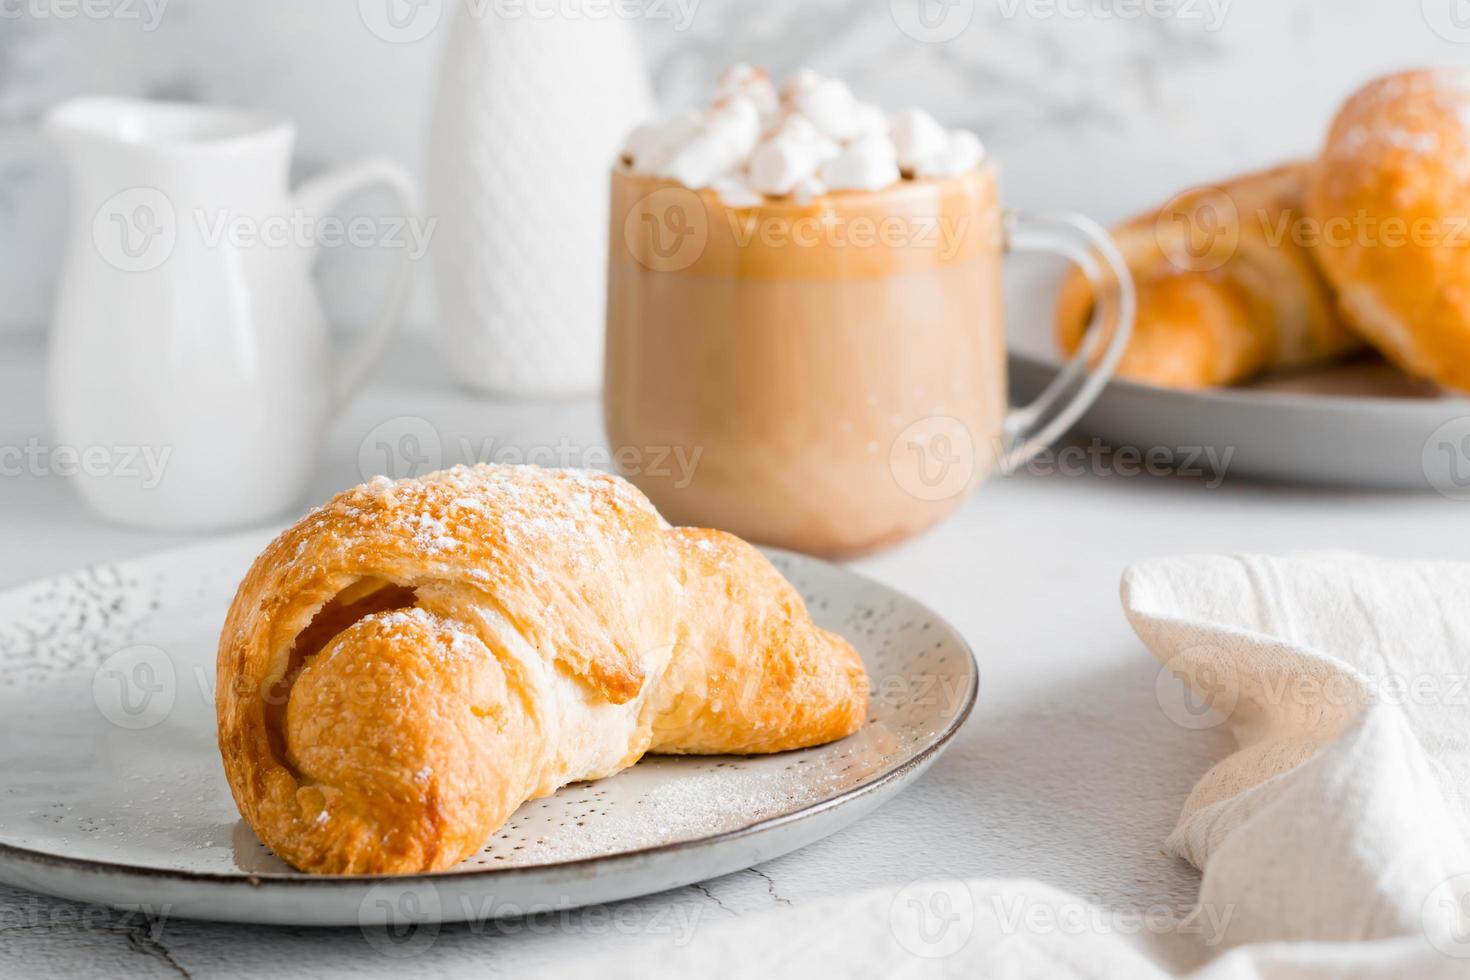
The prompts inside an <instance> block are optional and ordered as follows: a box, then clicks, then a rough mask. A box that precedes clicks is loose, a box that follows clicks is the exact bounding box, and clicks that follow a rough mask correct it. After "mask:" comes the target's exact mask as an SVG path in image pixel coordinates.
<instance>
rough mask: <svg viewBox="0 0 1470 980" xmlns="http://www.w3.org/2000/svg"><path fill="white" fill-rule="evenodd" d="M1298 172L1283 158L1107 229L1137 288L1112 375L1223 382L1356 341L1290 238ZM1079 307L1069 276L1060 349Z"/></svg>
mask: <svg viewBox="0 0 1470 980" xmlns="http://www.w3.org/2000/svg"><path fill="white" fill-rule="evenodd" d="M1307 172H1308V168H1307V166H1306V165H1304V164H1291V165H1288V166H1283V167H1278V168H1276V169H1274V170H1268V171H1265V172H1263V173H1256V174H1250V175H1248V176H1245V177H1241V178H1238V179H1236V180H1232V181H1229V182H1227V183H1225V184H1222V185H1220V186H1219V187H1213V188H1201V189H1199V190H1195V191H1191V192H1189V193H1187V194H1183V195H1180V196H1179V197H1177V198H1175V199H1174V200H1173V201H1172V202H1170V204H1169V205H1168V206H1167V207H1166V208H1164V209H1163V210H1160V211H1156V212H1153V213H1150V214H1146V215H1141V216H1139V217H1137V218H1134V219H1133V220H1131V221H1129V222H1127V223H1125V224H1123V225H1121V226H1120V227H1118V228H1116V229H1115V230H1114V232H1113V235H1114V237H1115V238H1116V239H1117V241H1118V245H1119V247H1120V248H1121V249H1122V251H1123V254H1124V256H1125V257H1126V258H1127V261H1128V265H1129V268H1130V269H1131V270H1132V272H1133V277H1134V281H1135V284H1136V285H1137V289H1138V317H1137V320H1136V322H1135V324H1134V327H1133V336H1132V338H1131V339H1130V340H1129V343H1128V347H1127V349H1126V350H1125V351H1124V354H1123V359H1122V361H1121V362H1120V363H1119V365H1118V370H1117V375H1118V377H1120V378H1126V379H1128V380H1131V381H1140V382H1143V383H1145V384H1153V385H1162V386H1165V387H1171V388H1204V387H1210V386H1215V385H1231V384H1238V383H1240V382H1242V381H1246V380H1249V379H1250V378H1252V377H1254V376H1256V375H1258V374H1261V373H1262V372H1265V371H1272V370H1281V369H1287V368H1294V367H1305V366H1309V365H1313V364H1318V363H1322V362H1326V361H1330V360H1334V359H1336V358H1338V357H1340V356H1342V355H1343V354H1345V353H1347V352H1349V351H1352V350H1354V349H1355V348H1357V347H1359V346H1361V343H1362V341H1361V340H1360V339H1359V338H1358V337H1357V336H1356V335H1355V334H1354V333H1353V332H1352V330H1351V329H1350V328H1349V327H1348V326H1347V325H1346V323H1345V322H1344V321H1343V320H1342V318H1341V317H1340V316H1339V315H1338V313H1337V310H1336V304H1335V298H1334V296H1333V294H1332V290H1331V288H1330V287H1329V286H1328V284H1327V282H1326V280H1325V279H1323V277H1322V275H1321V273H1320V272H1319V270H1318V269H1317V267H1316V265H1315V264H1314V262H1313V260H1312V257H1311V254H1310V249H1309V248H1308V247H1307V246H1308V245H1309V244H1310V239H1309V238H1307V237H1305V236H1303V235H1302V228H1301V222H1302V219H1303V217H1304V212H1303V194H1304V192H1305V185H1306V177H1307ZM1091 311H1092V287H1091V285H1090V284H1089V282H1088V281H1087V279H1086V277H1085V276H1083V275H1082V274H1081V273H1080V272H1078V273H1075V274H1073V275H1072V276H1071V277H1069V278H1068V280H1067V281H1066V283H1065V284H1064V285H1063V287H1062V293H1061V297H1060V299H1059V301H1058V307H1057V337H1058V342H1059V344H1060V346H1061V348H1062V350H1063V351H1064V352H1065V353H1067V354H1072V353H1074V352H1075V351H1076V350H1077V348H1078V347H1079V346H1080V345H1081V343H1082V338H1083V335H1084V333H1085V331H1086V329H1087V324H1088V320H1089V318H1090V315H1091Z"/></svg>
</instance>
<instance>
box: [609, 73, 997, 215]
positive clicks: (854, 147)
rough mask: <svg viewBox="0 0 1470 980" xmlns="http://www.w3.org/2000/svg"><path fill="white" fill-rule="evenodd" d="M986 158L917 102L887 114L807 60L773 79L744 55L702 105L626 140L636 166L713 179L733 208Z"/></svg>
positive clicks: (932, 174) (693, 184) (700, 185)
mask: <svg viewBox="0 0 1470 980" xmlns="http://www.w3.org/2000/svg"><path fill="white" fill-rule="evenodd" d="M984 159H985V147H984V145H983V144H982V143H981V142H980V137H978V136H976V135H975V134H974V133H972V132H969V131H967V130H948V129H946V128H945V127H944V126H942V125H940V123H939V122H938V120H936V119H935V118H934V117H933V116H931V115H929V114H928V113H927V112H925V111H923V110H922V109H905V110H903V111H902V112H899V113H896V114H893V115H890V114H889V113H887V112H885V111H884V110H883V109H881V108H879V107H878V106H875V105H872V104H869V103H866V102H862V101H861V100H859V99H858V98H857V96H855V95H854V94H853V92H852V89H850V88H848V86H847V85H846V84H845V83H844V82H842V81H841V80H839V79H836V78H827V77H825V76H823V75H819V74H818V73H816V72H814V71H811V70H810V69H805V68H804V69H802V70H800V71H797V72H796V73H794V74H793V75H792V76H791V77H790V78H788V79H786V81H785V82H784V83H783V84H782V85H781V86H780V87H779V88H777V86H776V84H775V82H773V81H772V80H771V77H770V76H769V75H767V74H766V73H765V72H764V71H763V70H761V69H760V68H756V67H754V66H752V65H747V64H737V65H734V66H732V67H730V68H729V69H727V70H726V71H725V73H724V74H723V75H721V76H720V79H719V81H718V82H717V83H716V85H715V95H714V99H713V101H712V102H711V103H710V105H709V106H708V107H706V108H705V109H704V110H702V111H701V110H695V109H691V110H688V111H686V112H683V113H680V114H679V115H677V116H675V117H673V118H672V119H668V120H666V121H664V122H661V123H654V124H650V125H646V126H640V127H638V128H637V129H636V130H634V131H633V133H632V135H630V136H629V137H628V141H627V143H626V145H625V146H624V147H623V162H624V163H625V164H626V165H627V166H628V167H629V168H630V169H632V171H633V172H634V173H637V174H643V175H646V176H652V177H661V178H664V179H667V180H673V181H676V182H678V183H680V184H683V185H684V186H685V187H689V188H692V189H695V190H701V189H704V188H710V189H712V190H713V191H714V192H715V193H716V194H717V195H718V196H719V198H720V200H721V201H723V202H724V203H725V204H726V205H727V206H729V207H737V208H738V207H756V206H759V205H760V204H762V203H764V202H765V201H766V200H767V199H770V198H791V199H793V200H796V201H797V202H799V203H803V204H805V203H808V202H810V201H812V200H813V199H815V198H817V197H820V196H822V195H823V194H826V193H828V192H829V191H877V190H882V189H884V188H885V187H891V186H893V185H894V184H897V183H899V182H900V181H903V180H925V179H932V178H941V177H953V176H956V175H958V174H962V173H965V172H966V171H969V170H973V169H975V168H976V167H978V166H980V164H981V163H982V162H983V161H984Z"/></svg>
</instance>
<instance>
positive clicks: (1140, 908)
mask: <svg viewBox="0 0 1470 980" xmlns="http://www.w3.org/2000/svg"><path fill="white" fill-rule="evenodd" d="M390 362H391V363H390V364H389V365H387V366H385V367H384V369H383V370H382V372H380V375H379V377H378V379H377V380H376V381H375V382H374V383H373V384H372V386H371V387H370V388H369V389H368V390H367V391H366V392H365V393H364V394H363V395H362V396H361V397H360V398H358V399H357V401H356V402H355V403H354V404H353V405H352V406H351V407H350V408H349V410H348V411H347V413H346V414H345V415H344V416H343V418H341V419H340V420H339V421H338V422H337V424H336V425H335V426H334V428H333V431H332V434H331V439H330V445H329V446H328V448H327V452H326V458H325V461H324V464H323V466H322V467H321V471H320V473H319V475H318V477H317V478H316V482H315V485H314V486H313V488H312V491H311V496H312V497H313V498H314V499H317V498H325V497H326V496H328V495H329V494H330V493H331V492H333V491H335V490H336V489H339V488H341V487H343V486H347V485H349V484H352V483H355V482H357V481H358V469H359V462H358V458H359V450H360V449H361V448H362V446H363V444H364V441H365V440H366V439H367V438H368V437H369V435H370V434H371V433H374V432H375V431H376V432H379V433H381V432H383V431H385V430H384V429H383V428H382V427H383V426H387V427H388V431H391V430H393V428H394V427H395V426H398V427H401V426H404V425H410V426H418V425H419V424H420V423H419V422H418V421H408V422H405V421H404V419H405V417H408V418H410V419H411V420H424V421H426V422H427V423H428V424H429V425H431V426H432V428H433V430H434V431H435V432H436V433H437V434H438V435H439V437H440V450H439V452H440V454H441V455H442V462H443V463H445V464H446V465H447V464H452V463H455V462H462V461H466V457H467V456H468V457H469V458H471V459H473V458H474V457H477V456H484V455H486V454H489V455H490V456H492V457H493V458H497V459H509V458H510V457H512V456H514V455H515V454H517V453H521V452H525V451H527V450H529V449H532V448H534V447H541V449H542V452H543V453H547V452H549V453H551V454H552V455H553V457H556V456H561V457H569V458H567V459H566V461H567V462H569V463H572V464H575V463H578V462H582V461H585V460H584V458H583V457H587V458H591V457H589V456H588V454H589V453H593V454H595V453H596V451H597V449H598V447H600V446H601V438H602V437H601V431H600V424H599V417H598V407H597V403H596V400H595V399H591V398H585V399H572V400H559V401H547V402H508V401H493V400H482V399H474V398H471V397H468V396H466V395H463V394H461V393H458V392H456V391H454V390H453V389H452V387H451V386H450V385H449V384H448V382H447V380H446V379H445V376H444V373H443V371H442V370H441V367H440V362H439V361H438V359H437V357H436V355H434V353H433V352H432V350H430V349H428V347H427V345H423V344H419V345H410V344H404V345H402V346H401V348H400V350H399V351H398V352H397V355H396V356H394V357H393V358H391V359H390ZM43 365H44V361H43V352H42V350H41V348H40V347H39V346H38V345H33V344H23V343H22V344H10V345H8V346H0V448H3V447H14V446H25V445H26V444H27V443H28V441H30V440H38V441H39V442H40V443H41V444H46V441H47V440H48V439H49V438H50V437H49V434H48V431H47V426H46V414H45V390H44V370H43ZM496 454H500V455H496ZM12 455H13V454H12ZM5 458H6V457H5V456H4V455H0V462H3V461H4V460H5ZM543 461H546V460H543ZM1095 469H1096V470H1097V472H1090V473H1088V474H1087V475H1082V476H1066V475H1056V474H1053V475H1046V476H1043V475H1027V474H1020V475H1017V476H1014V477H1011V478H1008V479H1006V480H1002V481H998V482H995V483H992V484H990V485H988V486H986V487H984V488H983V489H982V490H981V491H980V492H979V493H978V494H976V495H975V497H974V498H973V499H971V500H970V501H969V502H967V503H966V505H965V506H964V507H963V509H962V510H961V511H960V512H959V513H958V514H957V515H956V516H955V517H954V518H953V519H951V520H950V521H948V522H947V523H945V524H944V525H942V526H941V527H939V528H937V529H936V530H934V531H932V532H930V533H929V534H927V535H925V536H923V537H921V538H919V539H918V540H915V541H911V542H909V543H907V544H905V545H902V546H900V547H898V548H895V549H893V550H891V551H888V552H886V553H883V554H881V555H878V556H875V557H871V558H867V559H864V560H861V561H858V562H855V563H853V564H854V568H856V569H857V570H858V571H860V572H862V573H864V574H866V575H869V576H872V577H874V578H876V579H879V580H881V581H883V582H885V583H888V584H890V585H892V586H894V587H896V588H900V589H903V590H905V591H907V592H910V593H912V594H914V595H915V596H917V597H919V598H920V599H922V600H923V601H924V602H926V603H927V604H929V605H930V606H931V607H933V608H934V609H936V610H937V611H938V612H939V613H940V614H941V615H943V616H945V617H946V618H948V619H949V620H950V621H951V622H953V623H954V624H955V625H956V626H957V627H958V628H959V629H960V630H961V632H963V633H964V634H965V635H966V636H967V637H968V638H969V640H970V642H971V644H972V645H973V647H974V649H975V651H976V655H977V658H978V660H979V665H980V673H981V678H982V680H981V689H980V700H979V704H978V706H977V708H976V710H975V712H974V714H973V716H972V717H971V719H970V721H969V723H968V725H967V726H966V728H965V729H964V731H963V732H962V733H961V734H960V736H959V737H958V739H957V741H956V742H955V744H954V745H953V746H952V747H951V748H950V750H949V751H948V752H947V753H946V754H945V755H944V756H943V758H941V759H940V761H939V762H938V763H937V764H936V765H935V766H934V768H933V769H932V770H930V772H929V773H928V774H927V775H925V776H924V777H923V778H922V779H920V780H919V781H918V782H917V783H916V784H915V785H913V786H912V787H911V788H910V789H909V790H907V791H906V792H905V793H904V794H902V795H901V796H900V797H899V798H898V799H896V800H894V801H893V802H891V803H889V804H887V805H886V806H884V807H882V808H881V809H879V810H878V811H877V812H875V813H873V814H872V815H871V816H869V817H867V818H865V819H863V820H861V821H860V822H858V823H857V824H856V825H854V826H852V827H850V828H849V829H847V830H844V831H842V832H840V833H838V834H836V835H834V836H832V837H831V838H829V839H827V840H824V841H822V842H820V843H817V844H814V845H812V846H810V847H807V848H805V849H804V850H801V851H798V852H796V853H794V854H791V855H788V856H786V857H784V858H780V859H778V860H775V861H772V862H770V863H768V864H766V865H763V866H761V867H758V868H753V869H750V870H748V871H743V872H739V873H736V874H732V875H729V876H727V877H724V878H720V879H717V880H714V881H709V882H705V883H703V884H700V885H695V886H690V887H687V888H682V889H679V890H676V891H673V892H669V893H666V894H662V895H655V896H651V897H648V898H644V899H639V900H636V901H631V902H627V903H620V905H619V906H617V907H614V908H611V909H598V910H594V911H592V912H568V913H565V914H561V915H558V916H553V917H546V918H542V919H538V920H527V921H518V922H508V923H501V924H487V925H456V926H450V927H446V928H444V929H443V930H442V931H441V932H440V933H439V934H438V935H437V936H436V937H435V940H434V942H433V943H432V944H430V945H429V946H428V947H427V948H424V949H422V950H421V951H420V953H419V954H418V956H417V957H416V958H415V959H414V960H413V962H412V963H411V964H408V963H405V962H404V961H402V960H400V959H396V958H392V957H389V956H385V955H384V954H383V953H382V952H381V951H380V950H379V948H378V946H377V945H375V944H374V943H373V942H371V941H370V938H371V937H367V936H365V935H363V934H362V933H361V932H359V931H358V930H356V929H345V930H319V929H304V928H258V927H241V926H233V925H221V924H212V923H203V922H189V921H183V920H177V919H171V920H166V921H164V922H162V923H161V924H149V923H146V922H143V921H140V920H137V919H135V918H132V917H129V916H126V915H123V914H120V913H115V912H112V911H110V910H107V909H102V908H95V907H89V906H85V905H78V904H75V903H70V902H63V901H58V900H53V899H49V898H45V897H41V896H37V895H31V894H28V893H25V892H22V891H18V890H15V889H11V888H7V887H4V886H0V976H27V975H43V974H44V975H50V974H66V975H72V976H80V977H90V976H99V977H101V976H108V977H112V976H118V975H130V976H133V975H136V976H161V977H169V976H186V977H199V978H203V977H216V976H241V975H253V974H257V973H259V974H264V975H271V976H276V977H294V976H302V977H307V976H312V977H317V976H326V975H335V974H351V975H354V976H357V977H375V976H385V977H386V976H396V975H399V974H400V973H402V972H404V971H405V970H406V969H411V970H412V971H413V972H415V973H425V974H429V975H441V976H460V975H464V976H476V977H485V976H501V975H506V976H513V975H520V974H522V973H524V972H526V971H528V970H533V969H536V968H542V969H546V968H554V967H555V964H556V963H557V962H558V961H560V960H562V959H564V958H566V957H573V956H587V955H598V956H608V957H615V956H617V955H618V952H619V950H625V949H627V948H628V947H629V946H630V944H634V943H677V942H680V941H681V939H682V938H684V937H685V933H684V932H683V930H682V929H681V928H673V927H671V923H688V924H689V927H690V928H694V929H698V928H700V927H701V926H703V925H705V924H708V923H714V922H718V921H721V920H724V919H726V918H728V917H731V916H739V915H745V914H748V913H752V912H759V911H765V910H773V909H779V908H781V907H785V906H791V905H799V904H801V903H804V902H809V901H812V900H814V899H817V898H820V897H823V896H829V895H834V894H840V893H845V892H851V891H855V890H859V889H863V888H867V887H870V886H876V885H882V884H887V883H895V882H905V881H911V880H916V879H921V878H941V877H950V876H975V877H1024V878H1033V879H1038V880H1040V881H1043V882H1046V883H1049V884H1051V885H1054V886H1057V887H1060V888H1063V889H1066V890H1068V891H1071V892H1073V893H1075V894H1077V895H1078V896H1081V897H1083V898H1085V899H1087V900H1089V901H1091V902H1093V903H1095V904H1098V905H1100V906H1102V907H1104V908H1105V909H1110V910H1113V911H1115V912H1118V913H1123V914H1128V913H1132V914H1142V913H1143V912H1144V911H1145V910H1148V909H1157V908H1159V907H1160V906H1162V907H1164V908H1167V909H1169V910H1174V911H1176V912H1177V913H1178V914H1180V915H1183V914H1184V912H1185V911H1186V910H1187V909H1188V907H1189V905H1190V904H1191V902H1192V900H1193V897H1194V894H1195V890H1196V888H1197V886H1198V875H1197V873H1196V872H1195V871H1194V870H1193V869H1191V868H1190V867H1188V866H1187V865H1185V864H1184V863H1182V862H1180V861H1178V860H1175V859H1172V858H1169V857H1166V856H1165V855H1164V854H1162V853H1161V850H1160V846H1161V843H1162V841H1163V839H1164V837H1165V835H1166V834H1167V833H1168V831H1169V829H1170V828H1171V827H1172V825H1173V822H1174V818H1175V816H1176V814H1177V812H1178V809H1179V806H1180V804H1181V802H1182V801H1183V800H1184V798H1185V795H1186V794H1187V792H1188V791H1189V788H1190V786H1191V785H1192V784H1193V782H1194V780H1195V779H1196V778H1197V777H1198V775H1199V774H1200V773H1201V772H1202V771H1203V770H1204V769H1206V768H1207V767H1208V766H1209V765H1210V764H1211V763H1212V762H1213V761H1215V760H1216V759H1218V758H1220V757H1221V756H1222V755H1223V754H1224V753H1225V752H1227V751H1228V748H1229V745H1228V736H1227V735H1226V734H1224V733H1223V732H1221V731H1219V730H1203V731H1195V730H1187V729H1185V728H1182V727H1180V726H1178V725H1176V724H1174V723H1173V722H1171V721H1170V719H1169V717H1168V716H1167V715H1166V714H1165V712H1164V710H1163V709H1162V708H1161V706H1160V703H1159V699H1158V696H1157V695H1156V693H1155V690H1156V687H1155V683H1156V679H1157V677H1158V668H1157V666H1156V665H1155V664H1154V662H1153V661H1152V659H1151V658H1150V657H1149V656H1148V654H1147V653H1146V652H1145V651H1144V650H1143V648H1142V646H1141V645H1140V644H1139V642H1138V641H1137V639H1136V638H1135V637H1134V636H1133V635H1132V633H1131V632H1130V631H1129V629H1128V627H1127V625H1126V623H1125V622H1124V620H1123V616H1122V613H1121V611H1120V608H1119V604H1118V598H1117V590H1118V579H1119V575H1120V573H1121V572H1122V570H1123V569H1124V567H1125V566H1126V565H1127V564H1128V563H1129V562H1131V561H1134V560H1136V559H1139V558H1143V557H1146V556H1153V555H1161V554H1171V553H1180V552H1218V551H1276V552H1279V551H1288V550H1298V549H1327V548H1330V549H1339V548H1350V549H1355V550H1360V551H1364V552H1368V553H1373V554H1380V555H1385V556H1404V557H1409V556H1412V557H1419V558H1455V557H1462V556H1463V555H1464V535H1463V534H1462V533H1451V532H1453V531H1456V530H1458V529H1461V528H1463V527H1464V526H1465V521H1466V518H1467V516H1470V505H1464V504H1457V503H1454V502H1451V501H1448V500H1445V499H1442V498H1440V497H1438V496H1432V495H1427V496H1426V495H1380V494H1366V493H1357V492H1347V491H1343V492H1336V491H1320V490H1303V489H1297V488H1291V487H1284V486H1268V485H1262V484H1254V483H1248V482H1244V481H1235V480H1230V479H1227V480H1226V481H1225V482H1224V483H1223V485H1220V486H1211V485H1207V484H1206V483H1205V482H1203V481H1200V480H1192V479H1185V478H1180V477H1167V476H1166V477H1160V476H1147V475H1135V476H1124V475H1121V474H1116V473H1114V474H1110V473H1108V472H1107V467H1106V466H1100V467H1096V468H1095ZM196 539H197V538H196V537H195V536H188V535H166V534H151V533H140V532H136V531H131V530H128V529H124V528H119V527H116V526H111V525H108V524H106V523H104V522H102V521H101V520H99V519H98V518H96V517H94V516H93V515H91V514H90V513H89V512H88V511H86V510H85V509H84V508H83V506H82V505H81V503H80V502H79V500H78V499H77V498H76V497H75V495H74V493H73V492H72V490H71V488H69V487H68V486H66V485H65V481H64V480H63V479H61V478H58V477H54V476H46V475H37V474H31V473H27V472H21V473H16V472H15V467H14V466H13V465H12V466H7V467H5V468H4V470H3V472H0V541H3V542H4V545H3V547H0V587H6V586H10V585H15V584H18V583H21V582H23V581H26V580H28V579H31V578H35V577H38V576H44V575H50V574H53V573H57V572H62V571H65V570H67V569H70V568H73V567H75V566H78V565H81V564H86V563H90V562H94V561H101V560H107V559H114V558H122V557H129V556H136V555H141V554H144V553H147V552H149V551H153V550H156V549H161V548H166V547H170V546H173V545H176V544H180V543H184V542H187V541H191V540H196ZM3 732H4V722H3V721H0V737H3ZM1191 956H1192V954H1191V952H1190V950H1189V949H1188V948H1185V947H1184V946H1182V945H1180V946H1178V947H1177V948H1173V949H1172V957H1173V959H1174V961H1175V962H1176V963H1177V964H1178V965H1179V966H1180V967H1185V966H1188V965H1189V964H1190V961H1191Z"/></svg>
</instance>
